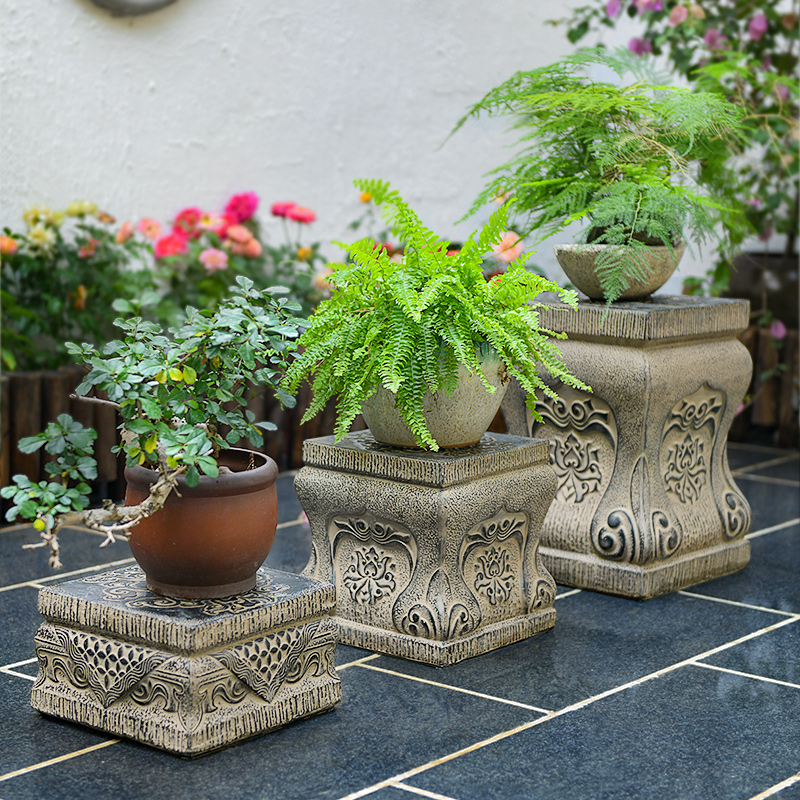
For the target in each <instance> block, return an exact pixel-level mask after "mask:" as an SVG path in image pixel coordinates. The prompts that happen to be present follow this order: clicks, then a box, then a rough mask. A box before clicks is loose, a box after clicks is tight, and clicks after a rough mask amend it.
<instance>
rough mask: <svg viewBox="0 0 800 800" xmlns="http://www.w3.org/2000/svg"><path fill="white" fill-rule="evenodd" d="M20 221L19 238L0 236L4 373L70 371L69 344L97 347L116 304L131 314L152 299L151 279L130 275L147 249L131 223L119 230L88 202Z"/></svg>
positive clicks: (35, 211) (108, 331)
mask: <svg viewBox="0 0 800 800" xmlns="http://www.w3.org/2000/svg"><path fill="white" fill-rule="evenodd" d="M23 218H24V221H25V224H26V229H25V231H24V232H14V231H12V230H10V229H9V228H5V229H4V234H3V236H0V258H1V259H2V266H1V267H0V269H1V271H2V285H3V288H2V305H3V323H2V365H3V367H4V368H6V369H11V370H37V369H53V368H55V367H59V366H62V365H64V364H69V363H70V362H71V359H70V358H69V356H68V354H67V350H66V347H65V344H64V342H66V341H67V340H68V339H77V340H78V341H83V342H89V343H94V344H97V345H101V344H102V343H104V342H105V341H107V339H108V338H109V337H110V336H111V335H112V333H113V326H112V322H113V320H114V319H115V317H117V316H118V314H117V311H116V310H115V309H114V307H113V303H114V300H115V299H117V298H123V299H125V300H126V302H127V303H128V307H129V308H130V310H131V311H133V310H135V309H139V308H141V307H142V306H143V305H146V304H148V303H153V302H155V300H156V299H157V298H156V295H155V293H154V291H153V289H154V284H153V282H152V276H151V275H150V273H149V272H147V271H146V270H141V269H134V268H133V264H134V263H135V262H137V261H138V260H139V258H140V256H141V255H142V253H143V248H144V244H143V239H142V237H141V236H139V235H138V234H137V233H136V232H135V231H134V227H133V225H132V224H131V223H129V222H125V223H123V224H122V225H121V226H119V227H116V221H115V219H114V218H113V217H112V216H111V215H109V214H107V213H105V212H103V211H100V210H98V208H97V206H96V205H95V204H94V203H89V202H75V203H71V204H70V205H69V206H68V207H67V208H66V209H64V210H63V211H53V210H51V209H49V208H45V207H34V208H30V209H28V210H27V211H26V212H25V213H24V215H23Z"/></svg>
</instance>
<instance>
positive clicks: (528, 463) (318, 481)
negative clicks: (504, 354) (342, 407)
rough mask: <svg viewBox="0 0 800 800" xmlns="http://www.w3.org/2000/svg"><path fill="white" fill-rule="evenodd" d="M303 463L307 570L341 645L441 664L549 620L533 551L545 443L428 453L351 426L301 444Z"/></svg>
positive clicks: (546, 500) (548, 598)
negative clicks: (329, 604) (329, 603)
mask: <svg viewBox="0 0 800 800" xmlns="http://www.w3.org/2000/svg"><path fill="white" fill-rule="evenodd" d="M303 459H304V461H305V464H306V466H304V467H303V468H302V469H301V470H300V471H299V472H298V474H297V477H296V478H295V490H296V492H297V496H298V498H299V499H300V502H301V503H302V505H303V508H304V509H305V511H306V514H307V515H308V519H309V522H310V525H311V536H312V554H311V559H310V561H309V563H308V565H307V567H306V569H305V572H304V574H306V575H310V576H313V577H315V578H318V579H320V580H323V581H329V582H331V583H333V584H335V586H336V597H337V604H336V621H337V623H338V627H339V641H340V642H342V643H344V644H349V645H354V646H356V647H362V648H365V649H368V650H374V651H378V652H381V653H388V654H390V655H394V656H400V657H402V658H407V659H411V660H415V661H422V662H425V663H427V664H433V665H437V666H446V665H449V664H453V663H455V662H457V661H461V660H463V659H465V658H470V657H472V656H477V655H479V654H481V653H485V652H487V651H489V650H493V649H495V648H498V647H503V646H504V645H507V644H510V643H512V642H516V641H519V640H521V639H525V638H527V637H529V636H533V635H534V634H537V633H540V632H541V631H544V630H547V629H549V628H551V627H552V626H553V625H554V624H555V616H556V612H555V609H554V608H553V601H554V599H555V583H554V581H553V579H552V577H551V576H550V575H549V574H548V572H547V570H546V569H545V568H544V566H543V565H542V561H541V559H540V557H539V553H538V543H539V529H540V527H541V524H542V520H543V519H544V516H545V514H546V512H547V509H548V507H549V505H550V502H551V501H552V498H553V494H554V492H555V487H556V480H555V475H554V473H553V470H552V469H551V468H550V467H549V466H548V464H547V461H548V450H547V443H546V442H543V441H535V440H532V439H529V438H520V437H513V436H507V435H505V434H486V435H484V437H483V438H482V439H481V441H480V442H479V443H478V444H477V445H475V446H473V447H467V448H459V449H457V450H451V451H440V452H438V453H428V452H422V451H414V450H402V449H396V448H389V447H387V446H384V445H381V444H379V443H378V442H376V441H375V439H374V438H373V437H372V435H371V434H370V432H369V431H359V432H356V433H351V434H349V435H348V436H346V437H345V438H344V439H343V440H341V441H340V442H339V443H338V444H336V443H334V439H333V437H332V436H330V437H323V438H319V439H310V440H308V441H306V442H305V444H304V447H303Z"/></svg>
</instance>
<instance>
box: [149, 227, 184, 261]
mask: <svg viewBox="0 0 800 800" xmlns="http://www.w3.org/2000/svg"><path fill="white" fill-rule="evenodd" d="M186 251H187V247H186V237H185V236H181V234H179V233H169V234H167V235H166V236H162V237H161V238H160V239H159V240H158V241H157V242H156V243H155V246H154V247H153V252H154V253H155V256H156V258H169V257H170V256H182V255H184V253H186Z"/></svg>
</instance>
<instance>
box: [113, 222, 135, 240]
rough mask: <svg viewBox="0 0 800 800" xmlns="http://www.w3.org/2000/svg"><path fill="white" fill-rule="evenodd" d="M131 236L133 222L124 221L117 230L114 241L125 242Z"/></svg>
mask: <svg viewBox="0 0 800 800" xmlns="http://www.w3.org/2000/svg"><path fill="white" fill-rule="evenodd" d="M131 236H133V223H132V222H123V223H122V225H120V228H119V230H118V231H117V235H116V236H115V237H114V241H115V242H116V243H117V244H125V242H127V241H128V239H130V238H131Z"/></svg>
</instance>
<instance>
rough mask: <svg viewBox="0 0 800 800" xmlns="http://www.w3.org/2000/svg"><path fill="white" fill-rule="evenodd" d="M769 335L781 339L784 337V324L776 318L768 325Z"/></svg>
mask: <svg viewBox="0 0 800 800" xmlns="http://www.w3.org/2000/svg"><path fill="white" fill-rule="evenodd" d="M769 335H770V336H771V337H772V338H773V339H778V340H779V341H780V340H781V339H785V338H786V326H785V325H784V324H783V323H782V322H781V321H780V320H779V319H776V320H775V321H774V322H773V323H772V325H770V326H769Z"/></svg>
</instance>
